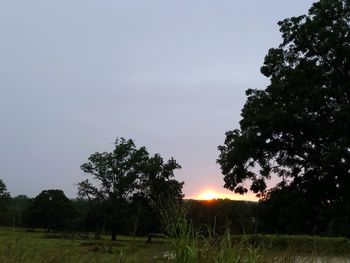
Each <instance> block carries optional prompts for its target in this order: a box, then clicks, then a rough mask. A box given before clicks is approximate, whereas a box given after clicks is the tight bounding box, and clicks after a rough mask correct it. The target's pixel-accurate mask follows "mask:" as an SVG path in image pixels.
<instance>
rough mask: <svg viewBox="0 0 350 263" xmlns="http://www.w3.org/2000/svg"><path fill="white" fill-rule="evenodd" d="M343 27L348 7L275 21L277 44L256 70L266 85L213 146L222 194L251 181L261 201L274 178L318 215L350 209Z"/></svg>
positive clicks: (324, 2) (327, 6)
mask: <svg viewBox="0 0 350 263" xmlns="http://www.w3.org/2000/svg"><path fill="white" fill-rule="evenodd" d="M349 20H350V2H349V1H346V0H321V1H319V2H316V3H315V4H313V6H312V7H311V9H310V10H309V14H308V15H304V16H299V17H292V18H289V19H285V20H283V21H281V22H279V26H280V31H281V33H282V37H283V42H282V43H281V45H280V46H279V47H278V48H272V49H270V50H269V52H268V54H267V56H266V57H265V62H264V65H263V67H262V68H261V72H262V73H263V74H264V75H265V76H266V77H268V78H269V79H270V85H269V86H268V87H267V88H266V89H264V90H248V91H247V96H248V98H247V102H246V104H245V105H244V108H243V110H242V120H241V122H240V129H236V130H233V131H228V132H227V133H226V140H225V143H224V145H222V146H219V150H220V152H221V153H220V156H219V159H218V163H219V164H220V165H221V170H222V173H223V174H224V180H225V187H226V188H228V189H231V190H233V191H235V192H237V193H241V194H243V193H246V192H247V191H248V189H247V188H246V187H245V186H244V183H245V182H251V184H250V190H251V191H253V192H255V193H258V194H260V195H262V196H264V195H265V194H266V180H268V179H270V178H271V176H274V175H275V176H278V177H280V178H281V183H280V185H279V187H280V188H283V187H285V186H288V187H290V188H292V189H293V190H294V191H297V192H298V193H300V195H301V198H302V199H304V200H313V202H312V203H313V206H314V207H318V208H319V209H323V208H324V207H325V206H331V205H333V204H337V203H344V204H349V202H350V196H349V190H348V189H349V187H350V174H349V173H350V126H349V123H350V60H349V54H350V38H349V32H350V24H349ZM344 206H347V207H348V205H344ZM346 213H347V214H348V213H349V210H348V211H347V212H346ZM310 216H314V214H311V215H310Z"/></svg>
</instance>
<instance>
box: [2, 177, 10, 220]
mask: <svg viewBox="0 0 350 263" xmlns="http://www.w3.org/2000/svg"><path fill="white" fill-rule="evenodd" d="M9 199H10V194H9V192H7V188H6V184H5V183H4V182H3V181H2V180H1V179H0V224H4V223H5V222H6V216H7V210H8V201H9Z"/></svg>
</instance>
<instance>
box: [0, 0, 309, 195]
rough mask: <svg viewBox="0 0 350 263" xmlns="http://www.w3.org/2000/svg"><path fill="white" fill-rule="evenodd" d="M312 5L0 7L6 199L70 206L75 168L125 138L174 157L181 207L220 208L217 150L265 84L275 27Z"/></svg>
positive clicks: (223, 0)
mask: <svg viewBox="0 0 350 263" xmlns="http://www.w3.org/2000/svg"><path fill="white" fill-rule="evenodd" d="M312 2H313V1H309V0H296V1H290V0H267V1H260V0H254V1H253V0H245V1H239V0H172V1H170V0H147V1H146V0H142V1H141V0H135V1H121V0H94V1H92V0H69V1H68V0H61V1H47V0H33V1H24V0H23V1H17V0H11V1H1V8H0V34H1V36H0V58H1V59H0V169H1V170H0V178H1V179H3V181H4V182H5V183H6V185H7V188H8V190H9V191H10V193H11V194H12V195H13V196H15V195H18V194H26V195H28V196H31V197H32V196H35V195H37V194H39V193H40V192H41V191H42V190H44V189H62V190H64V192H65V193H66V195H67V196H69V197H75V196H76V192H77V186H76V184H77V183H78V182H79V181H81V180H83V179H86V178H89V177H88V176H86V175H84V174H83V173H82V171H81V170H80V165H81V164H82V163H84V162H85V161H86V160H87V158H88V157H89V155H90V154H92V153H94V152H101V151H111V150H112V149H113V142H114V140H115V138H116V137H125V138H131V139H133V140H134V142H135V143H136V145H137V146H143V145H144V146H146V147H147V149H148V151H149V152H150V153H160V154H161V155H162V156H163V157H164V158H166V159H167V158H170V157H174V158H175V159H176V160H177V161H178V162H179V163H180V164H181V166H182V169H181V170H179V171H177V172H176V178H177V179H178V180H181V181H184V182H185V186H184V193H185V195H186V198H194V197H196V196H198V195H199V194H200V193H201V192H203V191H205V190H212V191H214V192H218V193H221V194H222V195H223V196H224V195H225V196H229V194H230V192H229V191H227V190H224V189H223V187H222V186H223V184H224V183H223V176H222V175H221V173H220V167H219V166H218V165H217V164H216V159H217V158H218V155H219V152H218V150H217V146H218V145H220V144H223V141H224V138H225V132H226V131H228V130H232V129H235V128H238V127H239V120H240V113H241V109H242V107H243V105H244V103H245V100H246V96H245V90H246V89H248V88H254V89H255V88H256V89H263V88H265V87H266V86H267V85H268V83H269V81H268V79H266V78H264V77H263V76H262V75H261V73H260V67H261V66H262V64H263V60H264V57H265V55H266V54H267V51H268V49H269V48H271V47H276V46H278V44H279V43H280V42H281V35H280V32H279V28H278V26H277V22H278V21H280V20H281V19H283V18H286V17H291V16H296V15H302V14H305V13H307V10H308V9H309V7H310V6H311V4H312ZM230 197H232V198H235V199H242V197H241V196H238V197H237V196H233V195H231V196H230ZM251 197H252V196H250V197H249V196H247V197H244V198H248V199H249V198H251ZM244 198H243V199H244Z"/></svg>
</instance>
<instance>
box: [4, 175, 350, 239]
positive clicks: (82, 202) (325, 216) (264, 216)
mask: <svg viewBox="0 0 350 263" xmlns="http://www.w3.org/2000/svg"><path fill="white" fill-rule="evenodd" d="M0 182H1V183H2V181H1V180H0ZM2 185H4V184H3V183H2ZM0 196H1V198H0V204H1V207H0V208H1V209H0V225H3V226H8V227H25V228H28V230H34V229H37V228H40V229H44V231H51V232H52V231H60V232H62V231H63V232H66V233H69V234H70V235H77V236H85V237H86V236H87V234H88V233H92V234H93V235H94V237H95V238H99V235H100V234H102V233H103V234H110V233H111V231H112V230H111V228H112V226H111V222H112V221H111V220H110V218H109V217H110V214H108V207H98V206H94V205H92V203H91V202H90V201H89V200H86V199H82V198H78V199H73V200H70V199H68V198H67V197H66V196H65V194H64V192H63V191H61V190H45V191H42V192H41V193H40V194H39V195H37V196H36V197H35V198H28V197H27V196H25V195H19V196H16V197H10V196H9V194H8V193H7V192H6V188H5V192H2V194H0ZM175 208H176V209H183V210H184V211H186V215H187V216H188V218H189V219H190V221H191V222H192V223H193V225H194V226H195V227H196V229H199V230H201V229H202V230H203V231H202V234H203V235H206V234H208V230H210V233H211V234H213V233H214V234H218V235H220V234H223V233H225V232H226V231H227V230H229V231H230V233H232V234H257V233H259V234H261V233H262V234H264V233H265V234H308V235H321V236H345V237H349V232H348V229H349V227H350V222H349V217H348V214H349V208H346V207H339V206H333V207H332V206H330V207H328V208H326V207H325V208H324V209H323V210H319V209H318V210H315V209H316V208H315V207H313V206H312V205H311V204H308V203H305V201H303V200H302V199H301V198H300V196H299V197H298V193H295V192H289V193H288V192H285V191H283V192H282V191H281V190H279V191H277V190H276V189H275V190H274V192H273V194H270V196H269V197H268V198H266V199H264V200H261V201H260V202H247V201H233V200H229V199H225V200H211V201H199V200H186V199H185V200H182V202H179V203H177V204H176V205H174V206H167V205H166V204H164V206H161V207H155V206H152V205H151V204H150V203H147V202H146V201H145V200H142V201H141V200H140V199H134V200H129V202H127V204H126V205H125V207H124V209H123V210H119V213H120V214H119V218H118V224H116V225H115V226H114V227H115V229H116V231H117V233H118V234H122V235H132V236H145V235H148V234H150V233H162V232H163V230H164V223H165V222H164V220H163V218H162V213H167V212H169V211H167V210H169V209H172V210H174V209H175ZM170 212H174V211H170ZM90 235H91V234H90Z"/></svg>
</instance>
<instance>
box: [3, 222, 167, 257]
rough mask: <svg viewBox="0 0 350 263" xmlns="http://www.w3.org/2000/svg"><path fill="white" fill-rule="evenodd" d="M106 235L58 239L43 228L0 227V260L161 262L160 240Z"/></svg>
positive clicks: (162, 244)
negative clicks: (92, 237)
mask: <svg viewBox="0 0 350 263" xmlns="http://www.w3.org/2000/svg"><path fill="white" fill-rule="evenodd" d="M53 236H54V237H57V235H56V236H55V235H53ZM108 239H109V237H107V236H103V237H102V239H101V240H98V241H96V240H84V241H82V240H71V239H62V238H61V239H60V238H52V236H50V235H47V234H45V233H43V232H26V231H25V230H23V229H14V230H13V229H7V228H0V262H14V263H15V262H16V263H17V262H18V263H19V262H52V263H54V262H65V263H66V262H67V263H69V262H74V263H79V262H116V263H138V262H145V263H148V262H152V263H153V262H162V261H161V255H162V254H163V253H164V252H165V251H166V245H165V243H164V241H163V242H160V241H157V240H155V242H152V243H146V238H130V237H122V236H120V237H119V239H118V240H117V241H116V242H112V241H109V240H108ZM157 258H158V259H157ZM163 262H164V261H163Z"/></svg>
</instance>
